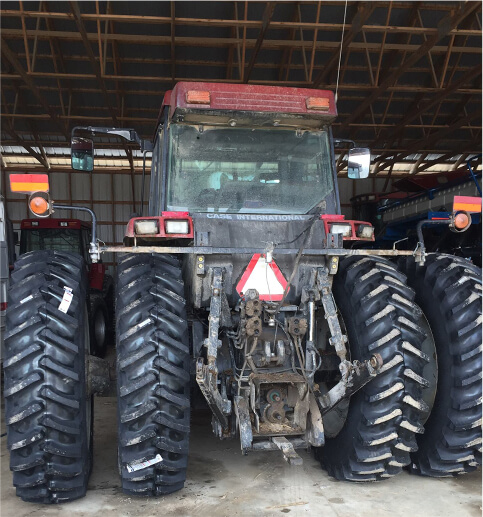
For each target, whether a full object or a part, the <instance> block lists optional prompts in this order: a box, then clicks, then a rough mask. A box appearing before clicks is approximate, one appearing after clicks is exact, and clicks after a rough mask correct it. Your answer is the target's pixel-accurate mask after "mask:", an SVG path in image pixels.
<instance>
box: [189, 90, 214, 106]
mask: <svg viewBox="0 0 483 517" xmlns="http://www.w3.org/2000/svg"><path fill="white" fill-rule="evenodd" d="M186 102H187V103H188V104H210V102H211V99H210V92H202V91H198V90H189V91H187V92H186Z"/></svg>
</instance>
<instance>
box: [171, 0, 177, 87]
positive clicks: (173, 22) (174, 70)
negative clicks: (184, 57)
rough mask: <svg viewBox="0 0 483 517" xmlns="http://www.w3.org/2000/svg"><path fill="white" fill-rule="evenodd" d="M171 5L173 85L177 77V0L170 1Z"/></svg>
mask: <svg viewBox="0 0 483 517" xmlns="http://www.w3.org/2000/svg"><path fill="white" fill-rule="evenodd" d="M170 6H171V80H172V81H173V86H174V82H175V78H176V11H175V2H170Z"/></svg>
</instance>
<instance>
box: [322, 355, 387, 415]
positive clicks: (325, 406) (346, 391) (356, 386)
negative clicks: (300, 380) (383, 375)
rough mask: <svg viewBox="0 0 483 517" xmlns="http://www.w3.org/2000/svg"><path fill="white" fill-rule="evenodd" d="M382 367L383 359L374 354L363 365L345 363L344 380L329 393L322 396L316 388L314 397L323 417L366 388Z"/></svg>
mask: <svg viewBox="0 0 483 517" xmlns="http://www.w3.org/2000/svg"><path fill="white" fill-rule="evenodd" d="M382 365H383V361H382V357H381V356H380V355H379V354H374V355H373V356H372V357H371V358H370V359H367V361H364V362H363V363H360V362H359V361H354V362H353V363H350V362H349V361H343V362H342V363H341V371H343V370H344V371H345V372H344V371H343V374H342V379H341V380H340V381H339V382H338V383H337V384H336V385H335V386H334V387H333V388H332V389H331V390H330V391H329V392H328V393H326V394H325V395H322V394H321V392H320V391H319V387H318V385H315V386H314V395H315V397H316V401H317V404H318V406H319V408H320V412H321V413H322V415H325V414H326V413H328V412H329V411H330V410H331V409H333V408H334V407H335V406H336V405H337V404H338V403H339V402H340V401H341V400H343V399H345V398H348V397H350V396H351V395H353V394H354V393H355V392H356V391H358V390H360V389H361V388H362V387H363V386H365V385H366V384H367V383H368V382H369V381H370V380H372V379H373V378H374V377H375V376H376V375H378V374H379V373H380V369H381V366H382Z"/></svg>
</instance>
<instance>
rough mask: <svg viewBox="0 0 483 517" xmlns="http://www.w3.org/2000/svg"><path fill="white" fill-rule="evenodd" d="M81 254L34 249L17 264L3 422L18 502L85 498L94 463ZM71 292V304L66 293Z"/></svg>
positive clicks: (7, 339)
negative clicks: (87, 387) (19, 499)
mask: <svg viewBox="0 0 483 517" xmlns="http://www.w3.org/2000/svg"><path fill="white" fill-rule="evenodd" d="M86 288H87V274H86V268H85V264H84V260H83V259H82V257H80V256H79V255H76V254H72V253H66V252H60V251H47V250H46V251H36V252H31V253H26V254H25V255H22V256H21V257H20V258H19V259H18V260H17V262H16V263H15V269H14V272H13V273H12V276H11V282H10V288H9V293H8V308H7V318H6V334H5V360H4V363H3V368H4V377H5V389H4V396H5V421H6V427H7V444H8V448H9V450H10V469H11V470H12V471H13V484H14V486H15V487H16V490H17V495H18V496H19V497H21V498H22V499H23V500H24V501H30V502H37V503H60V502H66V501H72V500H74V499H78V498H80V497H83V496H84V495H85V493H86V490H87V482H88V478H89V474H90V471H91V467H92V397H88V396H87V393H86V382H85V380H86V355H87V354H88V353H89V332H88V321H87V306H86V295H87V293H86V290H87V289H86ZM69 290H71V294H72V300H71V302H70V304H68V303H66V302H63V301H62V300H63V299H67V300H68V299H69V298H70V296H69V295H68V294H66V293H68V291H69Z"/></svg>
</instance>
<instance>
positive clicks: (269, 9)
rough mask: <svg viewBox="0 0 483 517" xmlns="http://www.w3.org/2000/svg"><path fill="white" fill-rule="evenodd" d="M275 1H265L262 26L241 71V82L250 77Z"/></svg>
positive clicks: (245, 81) (246, 80)
mask: <svg viewBox="0 0 483 517" xmlns="http://www.w3.org/2000/svg"><path fill="white" fill-rule="evenodd" d="M276 5H277V3H276V2H267V5H266V7H265V11H264V12H263V17H262V27H261V29H260V33H259V34H258V38H257V41H256V42H255V47H254V48H253V50H252V54H251V56H250V62H249V63H248V67H247V70H246V71H245V70H244V71H243V82H244V83H248V81H249V79H250V74H251V73H252V70H253V65H254V64H255V61H256V60H257V56H258V53H259V51H260V48H261V47H262V43H263V39H264V38H265V34H266V33H267V30H268V27H269V25H270V21H271V20H272V16H273V12H274V10H275V6H276Z"/></svg>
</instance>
